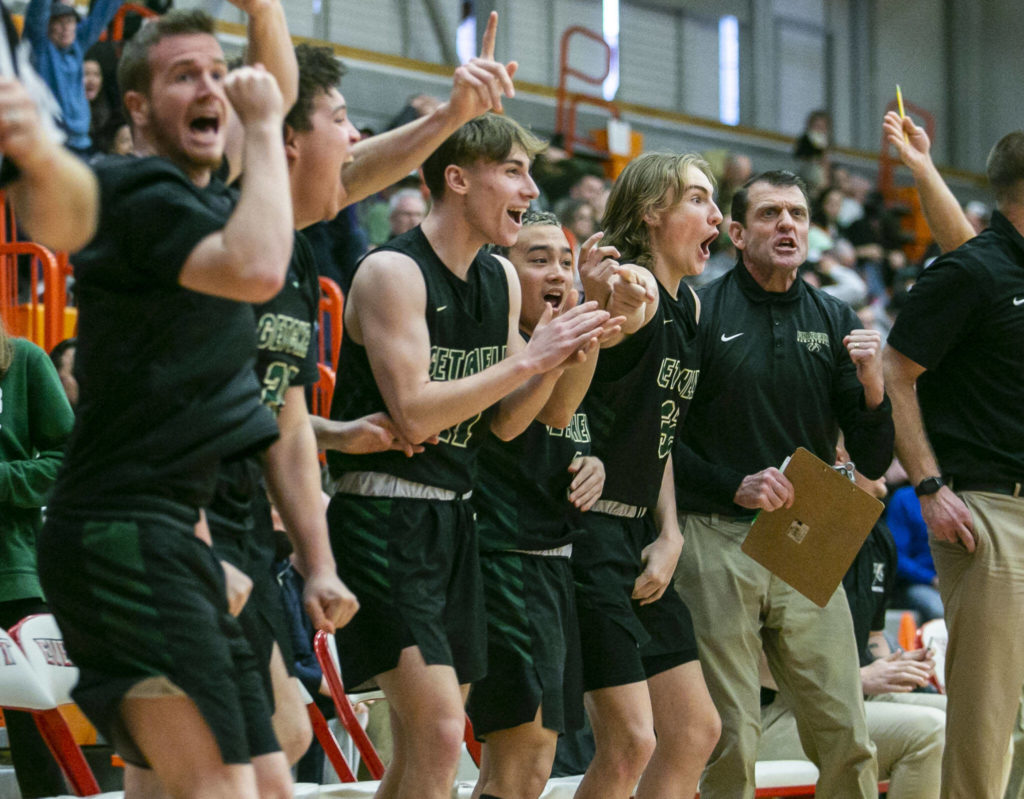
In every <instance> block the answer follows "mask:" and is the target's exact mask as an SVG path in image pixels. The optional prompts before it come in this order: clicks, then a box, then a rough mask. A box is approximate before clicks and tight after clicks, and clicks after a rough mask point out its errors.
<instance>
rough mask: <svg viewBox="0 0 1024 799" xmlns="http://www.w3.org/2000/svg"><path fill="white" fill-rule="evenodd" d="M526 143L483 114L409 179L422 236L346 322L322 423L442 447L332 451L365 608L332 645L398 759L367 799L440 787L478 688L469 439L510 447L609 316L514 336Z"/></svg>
mask: <svg viewBox="0 0 1024 799" xmlns="http://www.w3.org/2000/svg"><path fill="white" fill-rule="evenodd" d="M541 146H542V145H541V143H540V142H539V141H538V140H537V139H536V138H535V137H534V136H532V135H531V134H530V133H528V132H527V131H525V130H524V129H523V128H521V127H520V126H519V125H517V124H516V123H515V122H513V121H512V120H510V119H508V118H506V117H502V116H497V115H494V114H485V115H484V116H482V117H479V118H477V119H475V120H473V121H472V122H469V123H467V124H466V125H464V126H463V127H462V128H460V129H459V130H458V131H457V132H456V133H455V134H454V135H452V136H450V137H449V138H448V139H447V140H446V141H445V143H444V144H442V145H441V147H440V148H439V149H438V150H437V152H435V153H434V154H433V155H432V156H431V157H430V158H428V159H427V161H426V163H425V164H424V167H423V171H424V177H425V180H426V183H427V187H428V188H429V189H430V191H431V195H432V197H433V203H434V204H433V207H432V208H431V210H430V213H429V214H428V215H427V217H426V219H425V220H424V221H423V224H422V226H420V227H417V228H414V229H413V230H411V231H409V232H408V233H406V234H403V235H402V236H399V237H398V238H397V239H395V240H393V241H391V242H390V243H389V244H388V245H386V246H385V247H383V248H381V249H380V250H376V251H374V252H373V253H371V254H370V255H368V256H367V257H366V258H365V259H364V260H363V262H362V263H361V264H360V265H359V267H358V269H357V271H356V275H355V278H354V280H353V283H352V289H351V291H350V293H349V297H348V303H347V305H346V308H345V341H344V342H343V344H342V353H341V359H340V364H339V374H341V375H343V377H342V378H341V379H339V381H338V386H337V389H336V391H335V397H334V402H333V405H332V408H331V414H332V417H335V418H341V419H345V418H354V417H358V416H362V415H365V414H366V413H370V412H373V411H378V410H384V409H386V410H387V411H388V412H389V414H390V415H391V418H392V419H393V420H394V421H395V424H396V425H397V426H398V429H399V431H400V432H401V433H402V435H403V436H404V437H405V438H406V439H407V440H409V441H411V442H413V443H419V442H422V441H425V440H426V439H428V438H429V437H431V436H435V435H436V436H438V439H439V443H438V444H436V445H432V446H428V447H427V449H426V451H425V452H423V453H421V454H419V455H414V456H413V457H412V458H405V457H404V456H403V455H402V454H400V453H395V452H385V453H379V454H375V455H361V456H349V455H342V454H341V453H329V464H330V466H331V472H332V476H334V477H335V478H337V481H338V486H337V487H338V493H336V494H335V496H334V498H333V499H332V501H331V505H330V508H329V509H328V524H329V526H330V532H331V543H332V545H333V547H334V550H335V553H336V556H337V559H338V564H339V573H340V575H341V576H342V578H343V579H344V580H345V582H346V583H347V584H348V585H349V586H350V587H352V588H353V590H354V591H355V592H356V593H357V594H358V595H359V598H360V603H361V605H362V609H361V610H360V612H359V613H358V614H357V615H356V617H355V619H354V620H353V621H352V623H351V624H349V625H348V626H347V627H345V628H344V629H343V630H341V631H340V632H339V639H338V640H339V651H340V656H341V659H342V668H343V670H344V672H345V675H346V679H347V681H348V682H349V683H350V684H352V686H353V687H356V686H358V685H359V684H360V683H364V682H368V681H371V680H372V681H375V682H376V683H377V684H378V685H379V686H380V687H381V688H382V689H383V690H384V693H385V695H386V696H387V698H388V699H389V701H390V706H391V718H392V731H393V734H394V736H395V759H394V761H393V762H392V764H391V766H390V768H389V769H388V771H387V773H386V774H385V777H384V782H383V784H382V786H381V789H380V790H379V791H378V794H377V795H378V796H382V797H383V796H387V797H402V798H403V799H406V798H407V799H412V797H417V799H419V798H420V797H424V798H425V799H442V797H447V796H448V795H449V792H450V790H451V786H452V782H453V779H454V776H455V769H456V765H457V761H458V756H459V750H460V745H461V740H462V732H463V728H464V723H465V720H464V712H463V702H464V699H465V692H466V690H467V687H468V684H469V683H470V682H472V681H474V680H476V679H479V678H480V677H482V676H483V671H484V668H485V665H486V664H485V657H484V643H485V630H484V612H483V601H482V595H481V580H480V571H479V562H478V557H477V542H476V536H475V529H474V523H473V518H472V509H471V508H470V506H469V504H468V499H469V496H470V494H471V492H472V488H473V483H474V477H475V469H474V462H475V454H476V451H477V449H478V447H479V444H480V441H481V440H482V437H483V436H482V433H483V431H484V430H486V429H488V428H490V429H491V430H492V431H494V432H495V433H496V434H497V435H499V436H501V437H502V438H511V437H513V436H516V435H518V434H519V433H521V432H522V431H523V430H524V429H525V428H526V427H527V425H528V424H529V423H530V422H531V421H532V420H533V419H534V418H535V417H538V415H539V418H541V419H543V418H545V417H544V408H545V405H546V404H547V403H548V402H549V400H551V395H552V391H553V389H555V387H556V383H557V382H558V381H559V378H560V377H561V375H562V371H563V367H564V365H565V364H566V363H567V360H568V361H569V362H571V361H572V360H575V359H576V357H577V353H578V351H579V350H580V349H586V348H588V347H593V346H596V344H597V342H598V340H599V338H600V336H601V335H602V326H603V325H604V324H605V323H606V322H607V321H608V319H609V316H608V314H607V313H606V312H603V311H597V310H596V309H595V306H594V305H593V304H592V303H589V304H584V305H580V306H577V307H576V308H573V309H571V310H569V311H566V312H564V313H561V314H560V315H558V316H557V317H554V318H553V310H552V309H548V310H546V311H545V313H544V316H543V317H542V318H541V320H540V322H539V324H538V325H537V327H536V328H535V330H534V335H533V336H532V338H531V339H530V341H529V343H524V342H523V340H522V337H521V336H520V334H519V307H520V292H519V281H518V279H517V277H516V274H515V270H514V269H513V267H512V265H511V264H509V263H508V262H507V261H504V260H499V259H498V258H496V257H494V256H491V255H484V254H481V253H480V252H479V251H480V248H481V247H482V246H483V245H484V244H486V243H488V242H493V243H498V244H502V245H505V246H510V245H512V244H514V243H515V240H516V237H517V235H518V233H519V230H520V227H521V220H522V214H523V213H524V212H525V211H526V209H527V207H528V206H529V204H530V202H531V201H532V200H533V199H534V198H535V197H536V196H537V193H538V192H537V187H536V185H535V184H534V182H533V180H532V179H531V177H530V172H529V170H530V164H531V161H532V158H533V156H534V154H535V153H537V152H538V151H539V149H540V148H541Z"/></svg>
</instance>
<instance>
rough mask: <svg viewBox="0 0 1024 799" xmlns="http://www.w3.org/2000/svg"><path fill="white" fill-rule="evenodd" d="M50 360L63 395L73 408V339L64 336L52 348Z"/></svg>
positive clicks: (75, 394) (75, 401)
mask: <svg viewBox="0 0 1024 799" xmlns="http://www.w3.org/2000/svg"><path fill="white" fill-rule="evenodd" d="M50 360H51V361H52V362H53V366H54V368H55V369H56V370H57V377H59V378H60V384H61V386H63V388H64V395H65V396H66V397H67V398H68V402H69V403H71V407H72V408H74V407H75V406H76V405H78V380H76V379H75V375H74V371H75V339H73V338H66V339H64V340H63V341H62V342H60V343H59V344H57V346H55V347H54V348H53V349H52V350H50Z"/></svg>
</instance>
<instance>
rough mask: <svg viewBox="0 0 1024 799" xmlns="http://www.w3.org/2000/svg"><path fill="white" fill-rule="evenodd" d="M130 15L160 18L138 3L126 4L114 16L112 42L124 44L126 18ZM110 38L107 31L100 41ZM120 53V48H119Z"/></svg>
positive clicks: (111, 30)
mask: <svg viewBox="0 0 1024 799" xmlns="http://www.w3.org/2000/svg"><path fill="white" fill-rule="evenodd" d="M129 14H138V15H139V16H140V17H159V16H160V15H159V14H158V13H157V12H156V11H154V10H153V9H152V8H147V7H146V6H142V5H139V4H138V3H125V4H124V5H123V6H121V7H120V8H119V9H118V10H117V13H116V14H115V15H114V19H113V20H111V22H110V25H111V27H110V29H109V30H110V36H109V38H110V40H111V41H113V42H118V43H120V42H122V41H123V40H124V18H125V17H126V16H128V15H129ZM107 38H108V36H107V31H103V33H102V34H101V35H100V41H106V40H107ZM118 52H119V53H120V47H119V48H118Z"/></svg>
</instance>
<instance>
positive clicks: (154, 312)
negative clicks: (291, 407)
mask: <svg viewBox="0 0 1024 799" xmlns="http://www.w3.org/2000/svg"><path fill="white" fill-rule="evenodd" d="M96 174H97V177H98V178H99V184H100V220H99V229H98V231H97V234H96V236H95V238H94V239H93V240H92V242H90V244H89V245H88V246H87V247H86V248H85V249H84V250H83V251H82V252H81V253H79V254H78V255H77V256H76V257H75V277H76V279H77V291H78V296H79V318H78V329H79V332H78V350H77V355H76V362H75V373H76V376H77V378H78V382H79V386H80V391H81V395H80V400H79V405H78V412H77V416H76V420H75V429H74V432H73V433H72V438H71V443H70V445H69V449H68V454H67V457H66V459H65V467H64V469H63V471H62V472H61V475H60V477H59V478H58V481H57V487H56V489H55V492H54V497H53V499H52V501H51V503H50V507H51V509H53V510H54V511H88V510H90V509H95V510H109V509H117V510H132V509H144V508H145V507H146V505H147V499H149V498H164V499H170V500H173V501H176V502H179V503H183V504H186V505H190V506H193V507H202V506H204V505H206V504H207V502H208V501H209V499H210V496H211V494H212V491H213V484H214V479H215V476H216V470H217V465H218V463H219V462H220V461H221V460H222V459H224V458H230V457H233V456H239V455H242V454H244V453H247V452H254V451H256V450H258V449H261V448H263V447H265V446H266V445H267V444H269V443H270V442H271V441H272V440H273V439H274V437H275V436H276V435H277V426H276V425H275V424H274V419H273V417H272V416H271V414H270V413H269V412H268V411H267V410H266V409H265V408H263V407H262V406H261V405H260V404H259V387H258V385H257V383H256V379H255V375H254V372H253V366H254V363H255V353H256V339H255V328H256V325H255V320H254V318H253V312H252V306H251V305H248V304H246V303H240V302H233V301H231V300H226V299H222V298H219V297H213V296H210V295H207V294H201V293H199V292H194V291H190V290H189V289H186V288H183V287H182V286H180V285H179V284H178V277H179V274H180V272H181V269H182V266H183V265H184V263H185V261H186V260H187V258H188V256H189V254H190V253H191V252H192V250H193V249H194V248H195V247H196V245H197V244H198V243H199V242H200V241H201V240H202V239H204V238H205V237H206V236H208V235H210V234H211V233H214V232H216V231H218V230H221V229H222V228H223V227H224V225H225V223H226V222H227V219H228V217H229V216H230V214H231V212H232V210H233V209H234V204H235V198H236V194H235V193H234V192H233V191H232V190H230V189H228V188H226V187H225V186H224V185H223V184H222V183H221V182H220V181H218V180H216V179H214V180H212V181H211V182H210V184H209V185H208V186H206V187H205V188H198V187H197V186H195V185H194V184H193V183H192V182H191V181H190V180H189V179H188V178H187V177H186V175H185V174H184V173H183V172H181V170H179V169H178V168H177V167H175V166H174V165H173V164H171V163H170V162H169V161H166V160H164V159H162V158H156V157H152V158H142V159H138V158H111V159H107V160H106V161H105V162H104V163H102V164H101V165H99V166H98V167H97V170H96Z"/></svg>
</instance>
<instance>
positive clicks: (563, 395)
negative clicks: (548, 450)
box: [537, 347, 599, 429]
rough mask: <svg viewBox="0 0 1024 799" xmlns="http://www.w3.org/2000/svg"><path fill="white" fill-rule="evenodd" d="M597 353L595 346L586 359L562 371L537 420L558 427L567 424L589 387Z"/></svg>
mask: <svg viewBox="0 0 1024 799" xmlns="http://www.w3.org/2000/svg"><path fill="white" fill-rule="evenodd" d="M598 353H599V349H598V348H597V347H595V348H594V350H593V352H590V353H588V354H587V360H586V361H584V362H583V363H580V364H575V365H573V366H570V367H569V368H568V369H566V370H565V371H564V372H563V373H562V376H561V377H560V378H558V382H557V383H555V387H554V388H553V389H552V391H551V396H550V397H549V398H548V401H547V402H546V403H545V404H544V407H543V408H542V409H541V411H540V413H539V414H537V420H538V421H540V422H543V423H544V424H546V425H550V426H551V427H557V428H559V429H562V428H565V427H568V426H569V424H570V423H571V422H572V417H573V415H574V414H575V413H576V410H577V409H578V408H579V407H580V403H581V402H583V397H584V396H586V393H587V389H588V388H590V381H591V380H592V379H593V377H594V370H595V369H596V368H597V358H598Z"/></svg>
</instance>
